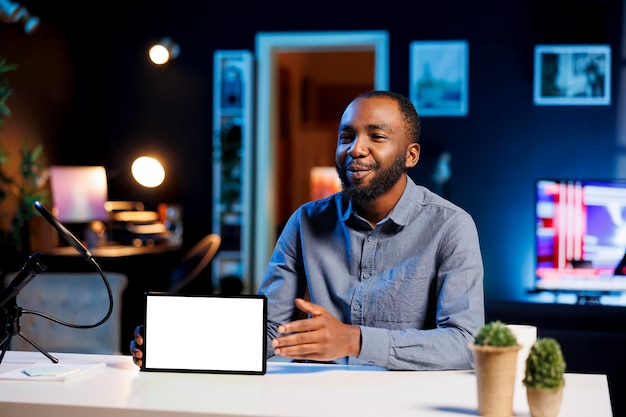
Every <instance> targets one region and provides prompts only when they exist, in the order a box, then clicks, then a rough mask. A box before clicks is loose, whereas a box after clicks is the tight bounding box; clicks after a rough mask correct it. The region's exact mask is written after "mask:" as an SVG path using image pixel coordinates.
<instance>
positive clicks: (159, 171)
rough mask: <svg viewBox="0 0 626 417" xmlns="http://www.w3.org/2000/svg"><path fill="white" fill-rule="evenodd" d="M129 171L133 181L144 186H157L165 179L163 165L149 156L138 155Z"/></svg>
mask: <svg viewBox="0 0 626 417" xmlns="http://www.w3.org/2000/svg"><path fill="white" fill-rule="evenodd" d="M130 171H131V172H132V174H133V178H134V179H135V181H137V182H138V183H139V184H141V185H143V186H144V187H146V188H154V187H158V186H159V185H161V184H162V183H163V180H164V179H165V169H163V165H161V163H160V162H159V161H158V160H156V159H155V158H152V157H150V156H140V157H139V158H137V159H135V160H134V161H133V164H132V166H131V168H130Z"/></svg>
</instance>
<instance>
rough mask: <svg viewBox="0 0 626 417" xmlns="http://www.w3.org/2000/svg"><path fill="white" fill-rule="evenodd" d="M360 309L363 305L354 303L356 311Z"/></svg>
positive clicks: (353, 307) (353, 308)
mask: <svg viewBox="0 0 626 417" xmlns="http://www.w3.org/2000/svg"><path fill="white" fill-rule="evenodd" d="M360 309H361V306H360V305H358V304H354V305H353V306H352V310H354V311H359V310H360Z"/></svg>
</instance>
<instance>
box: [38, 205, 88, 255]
mask: <svg viewBox="0 0 626 417" xmlns="http://www.w3.org/2000/svg"><path fill="white" fill-rule="evenodd" d="M33 206H35V208H36V209H37V211H38V212H39V213H40V214H41V215H42V216H43V218H44V219H46V221H47V222H48V223H50V224H51V225H52V226H53V227H54V228H55V229H56V230H57V232H59V234H60V235H61V236H62V237H63V239H65V241H67V243H69V244H70V245H72V246H73V247H74V249H76V250H77V251H78V253H80V254H81V255H82V256H83V258H85V259H87V260H88V261H89V262H92V263H93V262H94V259H93V256H92V255H91V252H89V249H87V248H86V247H85V245H83V244H82V242H81V241H80V240H78V238H77V237H76V236H74V235H73V234H72V232H70V231H69V230H67V228H66V227H65V226H63V225H62V224H61V222H60V221H58V220H57V219H56V217H54V216H53V215H52V213H50V211H48V209H47V208H45V207H44V206H43V204H41V203H40V202H39V201H35V202H34V203H33Z"/></svg>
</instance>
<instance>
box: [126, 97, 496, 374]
mask: <svg viewBox="0 0 626 417" xmlns="http://www.w3.org/2000/svg"><path fill="white" fill-rule="evenodd" d="M419 134H420V121H419V117H418V115H417V112H416V111H415V108H414V107H413V105H412V104H411V102H410V101H409V100H408V99H407V98H406V97H404V96H401V95H399V94H395V93H392V92H389V91H369V92H366V93H364V94H361V95H360V96H358V97H357V98H355V99H354V100H353V101H352V102H351V103H350V104H349V105H348V107H347V108H346V109H345V111H344V113H343V115H342V117H341V122H340V126H339V134H338V141H337V149H336V154H335V165H336V168H337V172H338V174H339V177H340V179H341V182H342V187H343V190H342V192H340V193H337V194H335V195H333V196H330V197H328V198H325V199H322V200H318V201H313V202H309V203H306V204H304V205H303V206H301V207H300V208H299V209H298V210H297V211H296V212H295V213H293V214H292V215H291V217H290V218H289V220H288V221H287V224H286V225H285V227H284V229H283V231H282V233H281V235H280V237H279V238H278V241H277V243H276V247H275V249H274V252H273V254H272V256H271V259H270V261H269V264H268V267H267V270H266V273H265V276H264V278H263V281H262V282H261V285H260V288H259V293H260V294H264V295H266V296H267V299H268V329H267V337H268V352H267V356H268V358H269V357H271V356H274V355H279V356H282V357H284V358H289V359H293V360H314V361H335V362H338V363H348V364H354V365H375V366H379V367H383V368H387V369H398V370H400V369H403V370H410V369H413V370H420V369H423V370H441V369H469V368H471V367H472V354H471V351H470V349H469V347H468V345H469V343H470V342H471V341H472V340H473V335H474V334H475V333H476V332H477V331H478V329H479V328H480V327H481V326H482V325H483V324H484V299H483V282H482V280H483V264H482V257H481V252H480V245H479V240H478V233H477V230H476V226H475V224H474V221H473V219H472V218H471V216H470V215H469V214H468V213H467V212H465V211H464V210H462V209H461V208H459V207H457V206H456V205H454V204H452V203H451V202H449V201H447V200H445V199H443V198H442V197H440V196H438V195H437V194H435V193H433V192H431V191H429V190H427V189H426V188H424V187H421V186H417V185H416V184H415V183H414V182H413V180H412V179H411V178H410V177H409V176H408V175H407V169H409V168H412V167H414V166H415V165H416V164H417V162H418V160H419V156H420V145H419V143H418V139H419ZM307 295H308V296H307ZM305 298H309V299H310V301H308V300H306V299H305ZM301 314H306V315H308V318H301V317H300V316H301ZM137 340H139V341H140V340H141V337H140V336H139V338H138V339H137ZM132 343H133V344H132V345H131V352H133V356H134V359H135V361H136V362H137V361H138V360H140V358H141V352H140V351H139V350H138V349H136V348H137V346H136V345H134V344H135V343H136V341H133V342H132Z"/></svg>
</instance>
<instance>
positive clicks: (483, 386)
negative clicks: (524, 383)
mask: <svg viewBox="0 0 626 417" xmlns="http://www.w3.org/2000/svg"><path fill="white" fill-rule="evenodd" d="M470 348H471V349H472V353H473V355H474V369H475V371H476V382H477V388H478V414H479V415H481V416H486V417H509V416H512V415H513V394H514V390H515V374H516V371H517V354H518V352H519V350H520V349H521V348H522V347H521V346H520V345H518V346H507V347H497V346H482V345H475V344H470Z"/></svg>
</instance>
